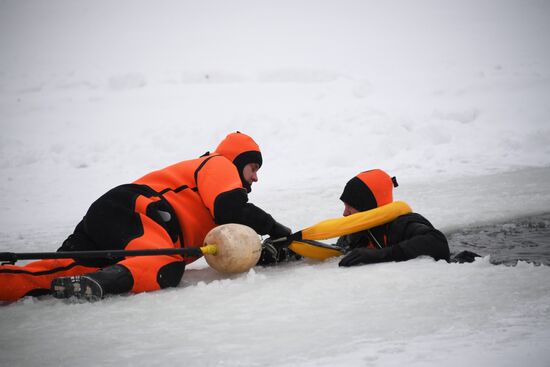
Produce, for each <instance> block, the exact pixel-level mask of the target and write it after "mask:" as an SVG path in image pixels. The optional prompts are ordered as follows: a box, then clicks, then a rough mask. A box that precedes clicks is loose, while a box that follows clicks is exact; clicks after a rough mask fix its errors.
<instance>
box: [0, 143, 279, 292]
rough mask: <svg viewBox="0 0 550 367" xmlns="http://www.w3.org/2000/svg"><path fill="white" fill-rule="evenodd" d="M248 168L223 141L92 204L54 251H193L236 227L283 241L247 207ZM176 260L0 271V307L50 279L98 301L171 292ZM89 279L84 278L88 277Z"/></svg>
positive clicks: (179, 270)
mask: <svg viewBox="0 0 550 367" xmlns="http://www.w3.org/2000/svg"><path fill="white" fill-rule="evenodd" d="M248 163H257V164H258V165H259V166H261V164H262V156H261V152H260V149H259V147H258V145H257V144H256V143H255V142H254V140H253V139H252V138H250V137H249V136H247V135H245V134H242V133H239V132H237V133H233V134H229V135H228V136H227V137H226V138H225V139H224V140H223V141H222V142H221V143H220V144H219V146H218V147H217V148H216V150H215V151H214V153H206V154H205V155H203V156H201V157H200V158H197V159H192V160H187V161H182V162H179V163H177V164H174V165H172V166H169V167H167V168H164V169H161V170H158V171H154V172H151V173H149V174H147V175H145V176H143V177H142V178H140V179H138V180H136V181H134V182H133V183H131V184H127V185H122V186H118V187H116V188H114V189H112V190H110V191H109V192H107V193H106V194H105V195H103V196H102V197H100V198H99V199H98V200H96V201H95V202H94V203H93V204H92V205H91V206H90V208H89V210H88V212H87V213H86V215H85V216H84V218H83V220H82V221H81V222H80V223H79V224H78V225H77V226H76V228H75V230H74V232H73V234H71V235H70V236H69V237H68V238H67V240H65V242H64V243H63V245H62V246H61V248H59V250H58V251H85V250H113V249H126V250H139V249H154V248H171V247H174V248H179V247H196V246H201V245H202V244H203V240H204V238H205V236H206V234H207V233H208V231H210V230H211V229H212V228H214V227H215V226H216V225H219V224H224V223H240V224H244V225H247V226H249V227H251V228H252V229H254V230H255V231H256V232H257V233H258V234H262V235H263V234H269V235H272V236H283V235H287V234H288V232H289V230H288V228H286V227H284V226H282V225H281V224H279V223H277V222H276V221H275V220H274V219H273V217H272V216H271V215H269V214H268V213H266V212H265V211H263V210H262V209H260V208H258V207H256V206H254V205H253V204H251V203H248V195H247V193H248V192H250V189H251V188H250V184H249V183H248V182H246V180H245V178H244V176H243V168H244V166H246V165H247V164H248ZM194 260H196V258H182V257H181V256H179V255H159V256H141V257H138V256H136V257H126V258H120V259H93V260H92V259H89V260H84V259H83V260H76V261H75V260H72V259H64V260H41V261H35V262H32V263H30V264H28V265H26V266H15V265H4V266H2V267H1V268H0V300H4V301H6V300H8V301H12V300H16V299H18V298H21V297H23V296H25V295H38V294H44V293H48V292H49V288H50V283H51V281H52V280H53V279H54V278H57V277H62V276H72V275H81V274H87V275H89V276H91V277H93V278H94V279H95V280H96V281H98V282H99V283H100V284H101V285H102V286H103V288H104V291H105V293H124V292H128V291H132V292H143V291H152V290H156V289H160V288H165V287H169V286H176V285H178V283H179V282H180V280H181V277H182V275H183V272H184V269H185V264H188V263H190V262H192V261H194ZM90 273H91V274H90Z"/></svg>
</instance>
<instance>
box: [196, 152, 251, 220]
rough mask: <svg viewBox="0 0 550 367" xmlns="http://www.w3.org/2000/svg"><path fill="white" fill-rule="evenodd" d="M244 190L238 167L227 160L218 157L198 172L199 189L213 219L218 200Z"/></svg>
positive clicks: (209, 161)
mask: <svg viewBox="0 0 550 367" xmlns="http://www.w3.org/2000/svg"><path fill="white" fill-rule="evenodd" d="M239 188H242V189H243V190H244V188H243V186H242V182H241V178H240V177H239V173H238V172H237V167H235V165H234V164H233V163H231V162H230V161H229V160H228V159H227V158H225V157H222V156H216V157H213V158H211V159H209V160H208V162H206V163H205V164H204V166H203V167H201V168H200V170H199V171H198V172H197V189H198V192H199V195H200V197H201V199H202V202H203V203H204V205H205V206H206V207H207V208H208V210H209V211H210V213H211V214H212V217H215V215H214V202H215V201H216V198H217V197H218V196H219V195H220V194H222V193H224V192H228V191H231V190H235V189H239Z"/></svg>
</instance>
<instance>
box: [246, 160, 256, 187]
mask: <svg viewBox="0 0 550 367" xmlns="http://www.w3.org/2000/svg"><path fill="white" fill-rule="evenodd" d="M259 169H260V165H259V164H258V163H248V164H247V165H246V166H244V168H243V177H244V180H245V181H246V182H248V183H249V184H250V186H252V183H254V182H257V181H258V170H259Z"/></svg>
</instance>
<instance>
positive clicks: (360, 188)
mask: <svg viewBox="0 0 550 367" xmlns="http://www.w3.org/2000/svg"><path fill="white" fill-rule="evenodd" d="M394 187H397V180H396V179H395V177H390V176H389V175H388V174H387V173H386V172H384V171H382V170H380V169H374V170H370V171H365V172H361V173H359V174H358V175H357V176H355V177H353V178H352V179H351V180H349V181H348V182H347V184H346V186H345V187H344V191H343V193H342V195H341V196H340V200H342V202H343V203H344V213H343V215H344V216H348V215H351V214H354V213H357V212H361V211H366V210H370V209H374V208H377V207H380V206H382V205H386V204H389V203H391V202H393V188H394ZM336 246H339V247H341V248H343V249H344V251H345V253H346V255H345V256H344V257H343V258H342V260H340V263H339V264H338V265H339V266H355V265H364V264H372V263H379V262H385V261H405V260H410V259H414V258H416V257H418V256H431V257H433V258H434V259H435V260H446V261H449V256H450V254H449V245H448V243H447V239H446V238H445V235H444V234H443V233H441V232H440V231H438V230H437V229H435V228H434V226H433V225H432V224H431V223H430V222H429V221H428V220H427V219H426V218H424V217H423V216H422V215H420V214H417V213H410V214H405V215H402V216H400V217H398V218H397V219H395V220H394V221H392V222H389V223H387V224H384V225H381V226H378V227H375V228H372V229H370V230H365V231H361V232H356V233H352V234H349V235H346V236H342V237H340V238H339V239H338V241H337V243H336Z"/></svg>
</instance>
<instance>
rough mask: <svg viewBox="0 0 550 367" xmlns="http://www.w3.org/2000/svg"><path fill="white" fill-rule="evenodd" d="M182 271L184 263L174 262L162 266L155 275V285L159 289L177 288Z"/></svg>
mask: <svg viewBox="0 0 550 367" xmlns="http://www.w3.org/2000/svg"><path fill="white" fill-rule="evenodd" d="M184 271H185V263H184V262H183V261H174V262H173V263H170V264H167V265H164V266H163V267H162V268H160V270H159V272H158V274H157V283H158V284H159V285H160V287H161V288H168V287H177V286H178V284H180V281H181V277H183V272H184Z"/></svg>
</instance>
